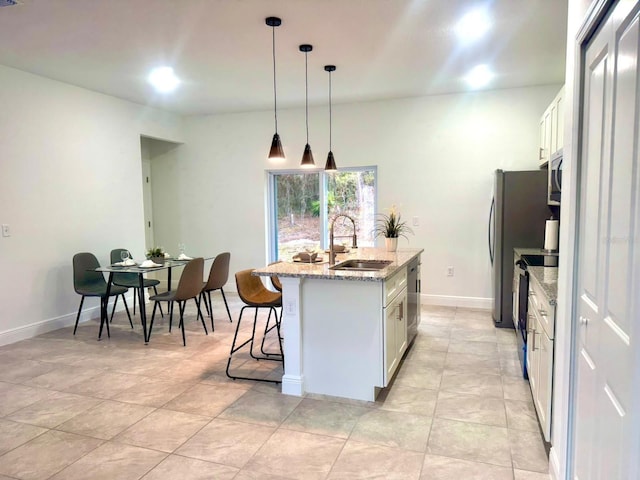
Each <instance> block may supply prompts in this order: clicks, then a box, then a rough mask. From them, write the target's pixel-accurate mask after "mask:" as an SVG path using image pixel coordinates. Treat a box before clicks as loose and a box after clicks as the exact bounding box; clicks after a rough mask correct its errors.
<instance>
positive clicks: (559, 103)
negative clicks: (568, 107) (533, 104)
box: [556, 87, 564, 150]
mask: <svg viewBox="0 0 640 480" xmlns="http://www.w3.org/2000/svg"><path fill="white" fill-rule="evenodd" d="M556 110H557V112H558V113H557V117H558V122H557V124H556V125H557V127H556V137H557V145H556V150H560V149H561V148H562V147H564V87H562V90H560V93H558V96H557V97H556Z"/></svg>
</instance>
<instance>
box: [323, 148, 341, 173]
mask: <svg viewBox="0 0 640 480" xmlns="http://www.w3.org/2000/svg"><path fill="white" fill-rule="evenodd" d="M336 170H338V167H336V161H335V160H334V158H333V152H329V155H327V163H325V165H324V171H325V172H335V171H336Z"/></svg>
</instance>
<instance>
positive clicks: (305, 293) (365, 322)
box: [285, 279, 384, 401]
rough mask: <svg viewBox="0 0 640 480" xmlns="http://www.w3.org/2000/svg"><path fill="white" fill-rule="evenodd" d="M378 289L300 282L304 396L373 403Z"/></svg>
mask: <svg viewBox="0 0 640 480" xmlns="http://www.w3.org/2000/svg"><path fill="white" fill-rule="evenodd" d="M382 285H383V284H382V282H367V281H340V280H323V279H305V281H304V282H303V283H302V296H301V314H302V315H301V316H302V355H303V372H304V389H305V391H306V392H311V393H320V394H325V395H332V396H337V397H345V398H353V399H359V400H368V401H373V400H375V395H376V388H375V387H382V386H383V381H384V376H383V375H384V374H383V372H384V363H383V355H384V354H383V351H384V347H383V337H382V335H383V330H382ZM285 341H286V340H285ZM287 373H288V372H287Z"/></svg>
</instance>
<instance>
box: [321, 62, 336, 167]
mask: <svg viewBox="0 0 640 480" xmlns="http://www.w3.org/2000/svg"><path fill="white" fill-rule="evenodd" d="M324 69H325V71H326V72H329V154H328V155H327V163H325V165H324V170H325V172H335V171H337V170H338V167H336V160H335V158H333V151H332V149H331V140H332V136H331V116H332V115H331V72H335V70H336V66H335V65H325V66H324Z"/></svg>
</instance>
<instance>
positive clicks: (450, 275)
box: [447, 267, 453, 277]
mask: <svg viewBox="0 0 640 480" xmlns="http://www.w3.org/2000/svg"><path fill="white" fill-rule="evenodd" d="M447 277H453V267H447Z"/></svg>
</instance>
